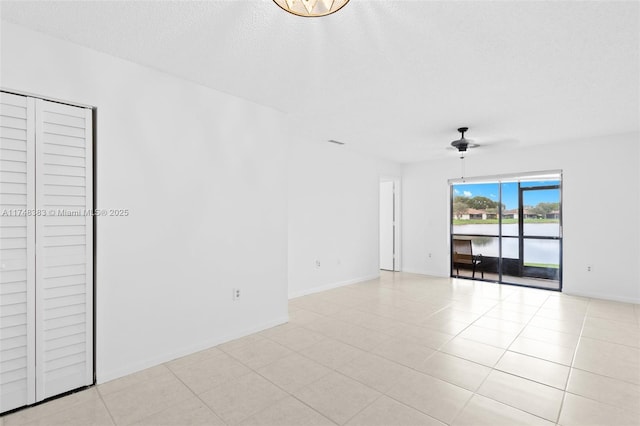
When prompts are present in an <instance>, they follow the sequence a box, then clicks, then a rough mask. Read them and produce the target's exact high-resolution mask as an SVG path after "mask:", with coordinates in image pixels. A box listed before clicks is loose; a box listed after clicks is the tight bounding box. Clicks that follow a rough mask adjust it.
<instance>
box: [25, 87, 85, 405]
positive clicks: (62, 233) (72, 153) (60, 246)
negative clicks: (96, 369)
mask: <svg viewBox="0 0 640 426" xmlns="http://www.w3.org/2000/svg"><path fill="white" fill-rule="evenodd" d="M91 126H92V125H91V110H90V109H86V108H78V107H72V106H68V105H62V104H58V103H53V102H48V101H44V100H40V99H38V100H36V179H35V181H36V206H37V207H38V208H39V209H43V210H45V211H48V212H50V213H54V212H55V214H47V215H46V216H39V217H36V397H37V399H38V400H41V399H44V398H48V397H50V396H53V395H57V394H59V393H62V392H65V391H68V390H71V389H75V388H78V387H81V386H86V385H89V384H92V383H93V324H92V321H93V313H92V309H93V252H92V250H93V249H92V248H93V240H92V238H93V219H92V216H91V215H89V214H85V213H86V212H87V211H90V210H91V209H92V208H93V204H92V198H93V197H92V186H93V183H92V158H93V156H92V127H91Z"/></svg>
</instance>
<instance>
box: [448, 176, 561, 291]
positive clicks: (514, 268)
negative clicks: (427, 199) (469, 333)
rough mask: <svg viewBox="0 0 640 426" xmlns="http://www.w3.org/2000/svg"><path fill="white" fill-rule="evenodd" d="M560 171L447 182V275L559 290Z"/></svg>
mask: <svg viewBox="0 0 640 426" xmlns="http://www.w3.org/2000/svg"><path fill="white" fill-rule="evenodd" d="M561 218H562V201H561V175H560V173H559V172H558V173H550V174H539V175H529V176H502V177H495V178H493V179H482V180H477V181H472V182H469V179H467V180H466V181H465V182H462V181H452V182H451V276H453V277H459V278H470V279H481V280H485V281H493V282H498V283H507V284H517V285H524V286H529V287H539V288H547V289H553V290H561V288H562V223H561Z"/></svg>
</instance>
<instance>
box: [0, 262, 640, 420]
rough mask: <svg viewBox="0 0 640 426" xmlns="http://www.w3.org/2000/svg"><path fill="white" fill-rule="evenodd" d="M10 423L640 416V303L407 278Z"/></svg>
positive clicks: (316, 301)
mask: <svg viewBox="0 0 640 426" xmlns="http://www.w3.org/2000/svg"><path fill="white" fill-rule="evenodd" d="M289 311H290V322H289V323H288V324H285V325H282V326H279V327H275V328H272V329H269V330H265V331H263V332H261V333H257V334H254V335H251V336H247V337H244V338H242V339H238V340H235V341H232V342H228V343H225V344H222V345H219V346H217V347H215V348H211V349H208V350H205V351H202V352H198V353H196V354H193V355H189V356H187V357H184V358H180V359H177V360H174V361H171V362H168V363H166V364H163V365H160V366H157V367H153V368H150V369H148V370H145V371H141V372H139V373H136V374H132V375H130V376H127V377H124V378H121V379H117V380H114V381H112V382H108V383H105V384H102V385H99V386H97V387H93V388H91V389H88V390H85V391H82V392H78V393H75V394H72V395H69V396H66V397H63V398H60V399H56V400H53V401H50V402H48V403H45V404H41V405H38V406H35V407H31V408H28V409H25V410H21V411H18V412H15V413H12V414H9V415H7V416H4V417H2V418H0V426H14V425H65V426H67V425H78V426H80V425H82V426H88V425H114V424H115V425H225V424H226V425H273V426H276V425H277V426H299V425H336V424H338V425H349V426H355V425H359V426H376V425H380V426H382V425H385V426H392V425H442V424H450V425H516V424H523V425H528V424H531V425H554V424H559V425H563V426H574V425H576V426H584V425H640V305H632V304H624V303H615V302H608V301H603V300H596V299H587V298H580V297H571V296H566V295H563V294H560V293H554V292H546V291H543V290H534V289H528V288H519V287H512V286H500V285H496V284H492V283H485V282H474V281H468V280H457V279H444V278H434V277H427V276H421V275H414V274H406V273H383V274H382V276H381V277H380V279H377V280H373V281H368V282H363V283H358V284H354V285H350V286H347V287H342V288H338V289H335V290H330V291H326V292H323V293H318V294H314V295H310V296H306V297H301V298H297V299H293V300H291V301H290V303H289Z"/></svg>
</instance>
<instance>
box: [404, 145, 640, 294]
mask: <svg viewBox="0 0 640 426" xmlns="http://www.w3.org/2000/svg"><path fill="white" fill-rule="evenodd" d="M639 145H640V135H638V134H637V133H634V134H624V135H612V136H609V137H598V138H591V139H587V140H579V141H567V142H564V143H554V144H547V145H542V146H537V147H527V148H519V149H515V150H510V151H506V150H505V151H503V152H500V151H491V152H486V153H485V154H483V153H482V151H480V150H477V151H471V152H470V153H469V155H468V156H467V159H466V160H465V162H466V175H467V176H486V175H493V174H503V173H519V172H528V171H542V170H554V169H562V170H563V172H564V173H563V175H564V180H563V224H564V229H563V230H564V241H563V251H564V258H563V262H564V263H563V267H564V271H563V278H564V279H563V285H564V292H565V293H568V294H576V295H584V296H592V297H599V298H604V299H612V300H619V301H626V302H634V303H640V272H639V271H640V268H638V259H639V257H640V219H639V218H640V176H639V170H640V162H639V158H640V157H639V153H638V150H639ZM460 170H461V169H460V160H459V159H458V158H457V157H456V156H454V155H452V158H451V159H447V160H442V161H437V162H435V161H434V162H425V163H419V164H412V165H406V166H405V167H404V174H403V211H402V215H403V216H402V217H403V257H404V262H403V270H405V271H411V272H417V273H424V274H431V275H439V276H448V275H449V241H448V232H449V224H448V220H449V216H448V208H449V207H448V203H449V189H448V185H447V180H448V179H451V178H459V177H460ZM429 253H432V257H431V258H428V254H429ZM588 265H591V266H592V271H591V272H587V266H588Z"/></svg>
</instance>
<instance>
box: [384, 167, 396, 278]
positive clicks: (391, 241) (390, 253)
mask: <svg viewBox="0 0 640 426" xmlns="http://www.w3.org/2000/svg"><path fill="white" fill-rule="evenodd" d="M399 192H400V180H399V179H398V178H395V177H389V178H381V179H380V196H379V200H380V210H379V211H380V233H379V247H380V257H379V262H380V269H381V270H384V271H400V226H399V225H400V224H399V222H400V220H399V219H400V214H399V213H400V197H399Z"/></svg>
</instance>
